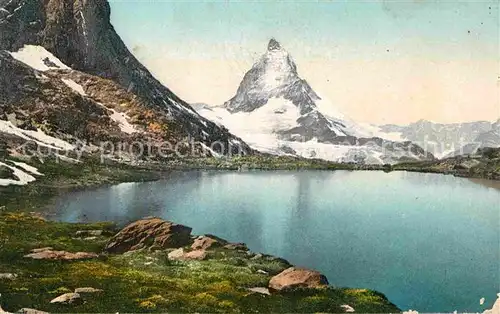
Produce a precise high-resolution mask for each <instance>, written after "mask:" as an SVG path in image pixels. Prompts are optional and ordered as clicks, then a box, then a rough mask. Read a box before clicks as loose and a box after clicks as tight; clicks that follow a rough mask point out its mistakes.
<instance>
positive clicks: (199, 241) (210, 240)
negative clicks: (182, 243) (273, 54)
mask: <svg viewBox="0 0 500 314" xmlns="http://www.w3.org/2000/svg"><path fill="white" fill-rule="evenodd" d="M225 244H227V241H226V240H224V239H221V238H218V237H215V236H212V235H204V236H199V237H197V238H196V239H195V240H194V242H193V244H192V245H191V248H192V249H193V250H208V249H210V248H215V247H220V246H223V245H225Z"/></svg>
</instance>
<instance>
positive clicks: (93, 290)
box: [75, 287, 104, 294]
mask: <svg viewBox="0 0 500 314" xmlns="http://www.w3.org/2000/svg"><path fill="white" fill-rule="evenodd" d="M103 291H104V290H101V289H96V288H92V287H83V288H76V289H75V293H78V294H82V293H99V292H103Z"/></svg>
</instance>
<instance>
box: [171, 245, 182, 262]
mask: <svg viewBox="0 0 500 314" xmlns="http://www.w3.org/2000/svg"><path fill="white" fill-rule="evenodd" d="M183 256H184V249H183V248H180V249H177V250H173V251H172V252H170V253H168V259H172V260H178V259H181V258H182V257H183Z"/></svg>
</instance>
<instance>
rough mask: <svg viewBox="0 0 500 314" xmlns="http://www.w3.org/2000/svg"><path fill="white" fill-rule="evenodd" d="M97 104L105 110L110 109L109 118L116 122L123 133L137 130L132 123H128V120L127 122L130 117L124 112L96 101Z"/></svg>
mask: <svg viewBox="0 0 500 314" xmlns="http://www.w3.org/2000/svg"><path fill="white" fill-rule="evenodd" d="M98 104H99V105H101V106H102V107H104V108H106V109H107V110H110V111H111V112H112V114H111V115H110V116H109V117H110V118H111V120H113V121H115V122H116V123H118V125H119V127H120V130H121V131H122V132H123V133H127V134H132V133H136V132H139V131H138V130H137V129H136V127H135V126H133V125H132V124H130V122H128V119H130V117H129V116H127V115H126V114H125V113H123V112H118V111H116V110H115V109H112V108H108V107H106V106H105V105H103V104H101V103H98Z"/></svg>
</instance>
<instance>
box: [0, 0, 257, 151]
mask: <svg viewBox="0 0 500 314" xmlns="http://www.w3.org/2000/svg"><path fill="white" fill-rule="evenodd" d="M0 9H3V10H0V11H1V12H4V13H2V15H0V50H8V51H17V50H18V49H19V48H21V47H22V46H23V45H25V44H31V45H40V46H43V47H44V48H46V49H47V50H48V51H50V52H51V53H53V54H54V55H55V56H56V57H58V58H59V59H60V60H61V61H62V62H63V63H65V64H66V65H68V66H70V67H71V68H73V69H75V70H79V71H82V72H85V73H88V74H92V75H96V76H99V77H102V78H107V79H111V80H113V81H115V82H117V83H118V84H120V85H121V86H122V87H123V88H125V89H126V90H127V91H129V92H132V93H134V94H135V95H137V96H138V97H140V98H141V99H142V100H143V101H144V102H145V103H147V105H148V106H150V107H155V108H157V109H159V110H163V111H165V112H166V113H167V114H168V115H169V116H171V118H172V119H175V120H176V121H178V122H179V125H180V127H181V129H182V132H183V133H184V135H185V136H186V137H188V136H189V137H191V138H193V139H194V140H195V141H200V142H204V143H208V144H209V143H213V142H216V141H219V142H222V143H228V142H229V141H230V140H237V141H238V143H242V144H241V147H238V148H235V147H233V153H243V154H248V153H252V152H253V150H251V149H250V148H249V147H248V146H247V145H246V144H245V143H243V141H241V140H240V139H238V138H236V137H234V136H233V135H232V134H230V133H229V132H228V131H227V130H226V129H224V128H221V127H219V126H217V125H216V124H214V123H212V122H210V121H209V120H207V119H205V118H203V117H201V116H200V115H198V114H197V113H196V112H195V111H194V110H193V109H192V108H191V107H190V105H188V104H187V103H186V102H184V101H183V100H181V99H180V98H178V97H177V96H176V95H175V94H174V93H172V91H170V90H169V89H168V88H167V87H165V86H163V85H162V84H161V83H160V82H159V81H157V80H156V79H155V78H154V77H153V76H152V75H151V74H150V73H149V71H148V70H147V69H146V68H145V67H144V66H143V65H142V64H141V63H140V62H139V61H138V60H137V59H136V58H135V57H134V56H133V55H132V54H131V53H130V52H129V50H128V49H127V47H126V46H125V44H124V43H123V42H122V40H121V39H120V37H119V36H118V34H117V33H116V32H115V30H114V28H113V26H112V25H111V23H110V7H109V4H108V2H107V1H106V0H92V1H90V0H75V1H65V0H28V1H26V0H12V1H10V0H0ZM7 12H8V13H7ZM1 94H5V93H3V92H2V93H1ZM228 146H229V145H225V147H224V148H222V147H221V146H219V145H216V146H215V147H214V149H215V150H219V152H222V153H227V152H228V151H227V150H228ZM222 149H224V151H222Z"/></svg>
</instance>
